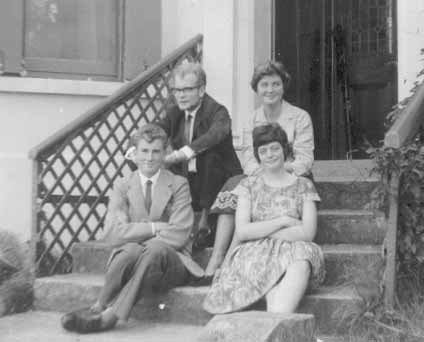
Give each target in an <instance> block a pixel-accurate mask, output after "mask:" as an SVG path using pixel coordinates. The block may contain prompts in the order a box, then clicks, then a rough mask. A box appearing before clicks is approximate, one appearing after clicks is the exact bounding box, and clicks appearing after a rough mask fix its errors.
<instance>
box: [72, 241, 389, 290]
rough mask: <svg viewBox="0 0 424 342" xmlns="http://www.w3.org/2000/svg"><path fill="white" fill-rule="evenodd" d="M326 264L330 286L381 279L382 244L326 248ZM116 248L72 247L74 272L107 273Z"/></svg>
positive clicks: (204, 255) (203, 260) (198, 256)
mask: <svg viewBox="0 0 424 342" xmlns="http://www.w3.org/2000/svg"><path fill="white" fill-rule="evenodd" d="M322 248H323V250H324V255H325V263H326V272H327V274H326V280H325V284H326V285H334V284H337V285H338V284H341V283H345V282H350V281H351V280H352V279H354V278H355V277H356V275H357V271H358V270H359V271H360V270H364V269H367V270H368V273H367V274H368V278H369V280H370V281H372V280H373V279H378V278H377V277H378V275H379V270H380V266H381V263H382V257H381V247H380V246H378V245H351V244H341V245H323V246H322ZM111 250H112V248H111V247H110V246H108V245H105V244H103V243H99V242H85V243H76V244H74V246H73V248H72V256H73V271H74V272H76V273H95V274H103V273H105V271H106V262H107V260H108V258H109V254H110V252H111ZM211 253H212V249H211V248H207V249H205V250H203V251H200V252H197V253H194V254H193V258H194V259H195V260H196V261H197V262H198V263H199V264H200V265H201V266H202V267H206V265H207V262H208V260H209V257H210V255H211Z"/></svg>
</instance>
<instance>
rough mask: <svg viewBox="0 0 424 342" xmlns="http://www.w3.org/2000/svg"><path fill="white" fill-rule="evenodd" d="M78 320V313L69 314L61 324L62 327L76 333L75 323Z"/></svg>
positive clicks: (64, 316)
mask: <svg viewBox="0 0 424 342" xmlns="http://www.w3.org/2000/svg"><path fill="white" fill-rule="evenodd" d="M76 320H77V315H76V312H75V311H73V312H69V313H67V314H65V315H63V316H62V318H61V319H60V322H61V323H62V327H63V328H64V329H66V330H68V331H75V324H76V323H75V322H76Z"/></svg>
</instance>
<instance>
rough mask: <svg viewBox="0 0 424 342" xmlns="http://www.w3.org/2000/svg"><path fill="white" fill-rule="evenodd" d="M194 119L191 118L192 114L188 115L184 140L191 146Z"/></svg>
mask: <svg viewBox="0 0 424 342" xmlns="http://www.w3.org/2000/svg"><path fill="white" fill-rule="evenodd" d="M192 119H193V117H192V116H191V114H188V115H187V116H186V118H185V123H184V139H185V144H186V145H188V144H190V127H191V120H192Z"/></svg>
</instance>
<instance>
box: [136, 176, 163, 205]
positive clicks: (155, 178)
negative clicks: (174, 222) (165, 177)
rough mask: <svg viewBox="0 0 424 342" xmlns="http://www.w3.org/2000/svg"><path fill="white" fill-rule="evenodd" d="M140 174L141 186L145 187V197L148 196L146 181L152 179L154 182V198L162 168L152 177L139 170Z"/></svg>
mask: <svg viewBox="0 0 424 342" xmlns="http://www.w3.org/2000/svg"><path fill="white" fill-rule="evenodd" d="M138 175H139V176H140V182H141V188H142V189H143V196H144V197H146V182H147V181H148V180H150V181H151V182H152V199H153V193H154V189H155V185H156V183H157V181H158V178H159V175H160V169H159V170H158V172H156V173H155V174H154V175H153V176H152V177H146V176H145V175H143V174H142V173H141V172H138Z"/></svg>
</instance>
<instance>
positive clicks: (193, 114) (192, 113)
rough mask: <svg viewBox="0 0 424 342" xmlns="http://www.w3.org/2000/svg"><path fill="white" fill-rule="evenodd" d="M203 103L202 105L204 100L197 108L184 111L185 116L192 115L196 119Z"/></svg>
mask: <svg viewBox="0 0 424 342" xmlns="http://www.w3.org/2000/svg"><path fill="white" fill-rule="evenodd" d="M201 105H202V102H201V101H200V103H199V105H198V106H197V107H196V108H194V109H193V110H192V111H191V112H189V111H188V110H185V111H184V113H185V117H186V118H187V116H189V115H191V118H192V119H194V118H195V117H196V114H197V112H198V110H199V108H200V106H201ZM193 121H194V120H193Z"/></svg>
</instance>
